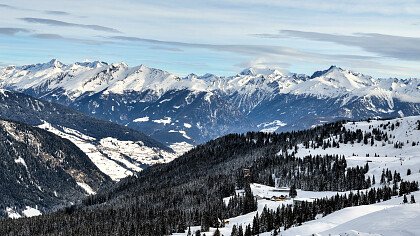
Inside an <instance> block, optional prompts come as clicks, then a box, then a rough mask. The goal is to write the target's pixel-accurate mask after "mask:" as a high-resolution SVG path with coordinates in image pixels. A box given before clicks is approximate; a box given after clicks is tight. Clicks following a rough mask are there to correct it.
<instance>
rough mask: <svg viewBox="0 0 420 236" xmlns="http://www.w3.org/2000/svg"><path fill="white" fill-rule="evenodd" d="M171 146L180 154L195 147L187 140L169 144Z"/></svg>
mask: <svg viewBox="0 0 420 236" xmlns="http://www.w3.org/2000/svg"><path fill="white" fill-rule="evenodd" d="M169 147H170V148H171V149H172V150H174V151H175V153H176V154H177V155H178V156H180V155H182V154H184V153H186V152H188V151H189V150H191V149H192V148H194V146H193V145H192V144H189V143H187V142H178V143H173V144H171V145H169Z"/></svg>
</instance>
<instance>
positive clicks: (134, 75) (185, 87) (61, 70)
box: [0, 60, 420, 151]
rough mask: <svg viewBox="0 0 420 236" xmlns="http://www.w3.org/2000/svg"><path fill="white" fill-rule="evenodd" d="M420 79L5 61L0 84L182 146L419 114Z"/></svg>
mask: <svg viewBox="0 0 420 236" xmlns="http://www.w3.org/2000/svg"><path fill="white" fill-rule="evenodd" d="M419 85H420V79H394V78H390V79H378V78H373V77H371V76H367V75H363V74H360V73H355V72H352V71H349V70H345V69H341V68H339V67H336V66H331V67H330V68H328V69H327V70H324V71H318V72H315V73H314V74H313V75H312V76H307V75H299V74H293V73H286V72H282V71H280V70H276V69H270V68H247V69H245V70H243V71H242V72H240V73H239V74H237V75H233V76H228V77H221V76H217V75H213V74H205V75H203V76H198V75H195V74H190V75H188V76H186V77H179V76H176V75H174V74H171V73H169V72H166V71H162V70H159V69H154V68H149V67H146V66H144V65H140V66H136V67H129V66H127V64H125V63H115V64H107V63H105V62H98V61H96V62H84V63H74V64H70V65H64V64H63V63H61V62H59V61H57V60H52V61H50V62H48V63H44V64H36V65H27V66H20V67H16V66H8V67H5V68H3V69H2V70H1V71H0V87H3V88H6V89H10V90H16V91H20V92H23V93H26V94H29V95H32V96H35V97H38V98H42V99H44V100H49V101H54V102H58V103H61V104H63V105H66V106H69V107H71V108H74V109H77V110H78V111H81V112H83V113H85V114H89V115H92V116H95V117H97V118H100V119H103V120H109V121H112V122H116V123H118V124H121V125H124V126H127V127H130V128H133V129H136V130H140V131H142V132H145V133H146V134H148V135H150V136H151V137H153V138H155V139H157V140H160V141H162V142H164V143H165V144H167V145H170V146H171V147H172V148H173V149H175V150H179V151H185V150H188V149H189V148H190V147H191V145H197V144H200V143H203V142H205V141H207V140H210V139H213V138H215V137H219V136H222V135H224V134H228V133H237V132H246V131H264V132H276V131H277V132H278V131H287V130H296V129H305V128H309V127H312V126H314V125H320V124H323V123H325V122H331V121H335V120H341V119H352V120H360V119H367V118H372V117H381V118H392V117H399V116H407V115H418V114H420V89H419Z"/></svg>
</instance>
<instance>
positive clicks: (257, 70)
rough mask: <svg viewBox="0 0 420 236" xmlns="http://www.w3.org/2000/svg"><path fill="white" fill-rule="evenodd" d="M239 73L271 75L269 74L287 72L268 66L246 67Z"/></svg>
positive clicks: (275, 74) (281, 74)
mask: <svg viewBox="0 0 420 236" xmlns="http://www.w3.org/2000/svg"><path fill="white" fill-rule="evenodd" d="M239 75H249V76H258V75H263V76H269V75H274V76H284V75H285V74H284V73H282V72H281V71H280V70H277V69H272V68H268V67H249V68H246V69H244V70H243V71H241V73H239Z"/></svg>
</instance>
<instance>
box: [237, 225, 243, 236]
mask: <svg viewBox="0 0 420 236" xmlns="http://www.w3.org/2000/svg"><path fill="white" fill-rule="evenodd" d="M238 236H244V230H243V229H242V225H239V229H238Z"/></svg>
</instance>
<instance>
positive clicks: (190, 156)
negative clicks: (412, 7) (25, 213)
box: [0, 122, 418, 235]
mask: <svg viewBox="0 0 420 236" xmlns="http://www.w3.org/2000/svg"><path fill="white" fill-rule="evenodd" d="M410 124H411V123H410ZM394 126H395V124H394ZM414 128H415V129H417V127H411V129H414ZM390 130H391V125H389V126H387V127H386V129H382V130H376V129H375V131H373V129H366V130H363V131H362V130H360V129H353V128H351V127H349V126H348V125H347V124H344V123H343V122H337V123H332V124H327V125H323V126H319V127H316V128H313V129H310V130H305V131H298V132H289V133H281V134H270V133H254V132H250V133H247V134H231V135H227V136H224V137H221V138H218V139H216V140H213V141H210V142H208V143H206V144H203V145H199V146H197V147H196V148H194V149H193V150H191V151H189V152H187V153H186V154H184V155H183V156H181V157H179V158H178V159H176V160H174V161H172V162H170V163H167V164H160V165H155V166H153V167H151V168H148V169H147V170H145V171H143V172H141V173H139V174H137V175H136V176H132V177H129V178H126V179H123V180H122V181H121V182H119V183H118V184H117V185H116V187H114V188H112V189H110V190H106V191H104V192H100V193H98V194H96V195H94V196H90V197H88V198H87V199H86V200H85V201H84V202H83V204H81V205H77V206H74V207H70V208H66V209H65V210H62V211H59V212H57V213H53V214H49V215H46V216H41V217H33V218H29V219H19V220H3V221H1V222H0V234H2V235H46V234H50V235H59V234H64V235H166V234H170V233H176V232H182V233H183V232H185V231H186V230H187V229H188V227H189V226H196V225H201V230H202V231H208V229H209V227H222V226H223V223H221V221H220V220H219V219H227V218H231V217H234V216H238V215H242V214H246V213H250V212H252V211H255V210H256V209H257V200H256V198H255V197H254V196H253V194H252V193H251V189H250V183H261V184H265V185H269V186H272V185H273V184H274V180H273V174H274V175H275V176H276V177H277V178H279V181H280V184H281V185H283V186H293V187H296V188H299V189H301V190H314V191H348V190H363V189H367V188H369V187H370V186H372V185H373V184H374V183H373V181H374V180H372V177H371V176H370V175H369V174H368V171H369V163H367V164H366V162H362V163H363V164H361V165H349V163H348V161H347V160H346V158H345V156H344V155H339V154H335V152H334V151H333V150H341V149H340V148H341V147H342V146H346V145H353V144H354V145H355V144H363V143H364V142H367V143H368V144H369V145H371V143H369V142H373V143H374V144H375V142H382V140H384V139H386V140H387V141H389V143H390V144H391V145H394V144H395V147H394V146H392V148H396V149H397V148H399V147H398V143H397V141H396V140H395V136H394V135H393V134H392V132H391V131H390ZM387 131H389V133H388V132H387ZM416 132H417V131H416ZM416 134H417V133H416ZM371 140H373V141H371ZM379 140H381V141H379ZM374 144H372V145H374ZM376 144H377V143H376ZM410 145H413V147H414V148H415V147H417V145H418V144H417V143H413V144H410ZM304 146H307V147H310V148H309V149H308V150H314V151H315V152H316V151H322V150H326V149H328V150H329V153H330V154H315V155H311V154H308V155H305V156H301V155H300V152H299V150H300V149H304ZM298 154H299V155H298ZM244 169H249V171H250V172H249V173H250V175H244ZM384 172H385V170H384ZM388 172H389V171H388V170H387V171H386V176H385V177H384V178H392V179H393V180H394V182H395V183H396V184H394V185H395V186H396V188H397V189H392V188H393V187H392V186H390V187H389V188H388V187H387V185H382V187H381V189H380V190H379V189H378V190H375V192H374V193H368V194H370V195H373V194H374V196H370V198H367V197H365V195H364V192H361V193H356V194H354V195H353V196H355V197H351V200H349V199H348V197H350V196H348V197H346V198H345V200H344V198H339V199H323V200H321V199H320V200H319V201H317V202H316V205H314V206H316V208H314V209H312V208H311V210H310V212H312V213H311V214H307V215H305V217H303V216H302V215H297V214H295V213H293V212H295V211H296V209H295V211H291V209H290V210H287V208H286V209H283V210H282V209H279V211H278V212H277V214H279V216H280V215H281V216H282V217H281V218H278V219H277V220H276V221H275V223H273V222H272V223H271V226H270V227H271V228H269V227H268V226H267V225H265V226H264V228H263V229H261V230H260V229H258V230H257V229H255V227H251V225H250V226H249V227H250V228H249V230H248V231H250V230H251V229H252V230H253V231H250V232H254V234H256V233H258V232H260V233H261V232H264V231H263V230H270V229H273V228H279V227H280V226H282V227H286V228H288V227H292V226H294V225H295V224H298V223H299V222H302V221H306V220H311V219H313V217H314V214H315V215H316V214H321V213H322V214H329V213H331V212H333V211H335V210H339V209H341V208H343V207H348V206H352V205H359V204H370V203H372V202H373V201H375V202H376V201H378V200H380V201H383V200H387V199H389V198H390V197H391V196H393V195H395V194H396V195H398V194H407V193H409V192H412V191H416V190H418V183H417V182H416V181H405V180H404V179H402V178H398V176H401V175H400V174H399V173H397V172H394V173H391V174H390V173H388ZM390 175H391V177H390ZM379 181H380V180H379V179H376V182H379ZM386 181H388V182H389V180H386ZM402 186H404V187H402ZM398 188H400V189H398ZM238 189H244V190H245V191H244V194H243V195H236V196H235V190H238ZM390 190H391V191H390ZM378 191H379V192H380V195H378ZM361 194H362V195H361ZM230 196H234V198H233V199H234V200H232V201H229V204H226V203H225V201H224V200H223V199H224V198H226V197H230ZM353 198H354V199H353ZM369 199H371V200H369ZM343 201H344V202H343ZM328 202H330V203H331V202H334V207H333V208H331V207H328V208H326V206H331V204H330V203H328ZM302 207H303V208H302V209H304V207H305V205H303V206H302ZM308 210H309V209H307V210H306V211H305V212H307V211H308ZM301 212H303V211H301ZM272 214H276V213H275V212H273V213H272ZM267 215H268V214H265V216H264V217H267ZM261 217H262V216H261ZM297 217H299V218H297ZM264 219H265V218H264ZM267 219H268V218H267ZM257 220H258V218H257ZM243 228H244V231H246V229H245V225H244V226H243Z"/></svg>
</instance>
